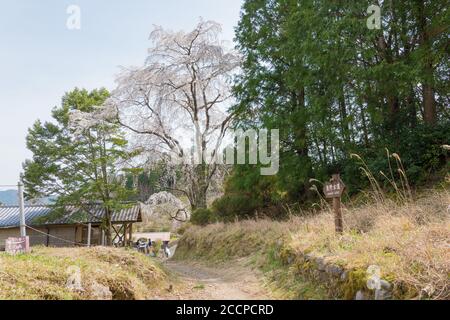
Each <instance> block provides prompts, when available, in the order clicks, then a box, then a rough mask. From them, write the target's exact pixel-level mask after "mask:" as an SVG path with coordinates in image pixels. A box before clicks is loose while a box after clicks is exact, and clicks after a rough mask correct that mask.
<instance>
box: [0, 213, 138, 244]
mask: <svg viewBox="0 0 450 320" xmlns="http://www.w3.org/2000/svg"><path fill="white" fill-rule="evenodd" d="M104 217H105V210H104V208H103V207H102V206H100V205H88V206H85V207H84V208H83V210H80V209H75V208H74V207H66V208H64V211H63V212H62V213H58V214H57V213H56V212H55V211H54V209H53V208H52V207H51V206H41V205H33V206H25V224H26V226H27V236H29V237H30V245H31V246H33V245H44V246H53V247H65V246H86V245H88V243H89V242H90V245H102V244H104V243H105V236H104V232H103V231H102V229H101V225H102V222H103V221H104ZM137 222H142V216H141V208H140V205H133V206H131V205H130V207H128V208H125V209H122V210H120V211H115V212H113V214H112V224H113V230H112V237H113V243H114V244H116V245H119V246H124V245H126V244H128V243H129V242H130V240H131V239H132V238H133V235H132V232H133V231H132V230H133V223H137ZM89 234H90V236H89ZM18 236H20V211H19V207H17V206H0V250H4V249H5V240H6V239H7V238H9V237H18Z"/></svg>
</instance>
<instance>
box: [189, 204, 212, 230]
mask: <svg viewBox="0 0 450 320" xmlns="http://www.w3.org/2000/svg"><path fill="white" fill-rule="evenodd" d="M216 220H217V219H216V216H215V214H214V213H213V212H212V211H211V210H209V209H204V208H200V209H197V210H195V211H194V212H192V215H191V223H193V224H195V225H200V226H204V225H207V224H209V223H213V222H215V221H216Z"/></svg>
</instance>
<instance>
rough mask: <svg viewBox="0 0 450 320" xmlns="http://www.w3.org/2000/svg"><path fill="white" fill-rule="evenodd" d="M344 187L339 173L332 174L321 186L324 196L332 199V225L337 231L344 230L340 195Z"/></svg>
mask: <svg viewBox="0 0 450 320" xmlns="http://www.w3.org/2000/svg"><path fill="white" fill-rule="evenodd" d="M344 189H345V185H344V182H342V180H341V178H340V176H339V174H333V176H332V178H331V179H330V181H329V182H326V183H325V185H324V187H323V193H324V194H325V198H327V199H333V211H334V225H335V229H336V232H337V233H342V232H343V231H344V226H343V223H342V211H341V196H342V193H343V192H344Z"/></svg>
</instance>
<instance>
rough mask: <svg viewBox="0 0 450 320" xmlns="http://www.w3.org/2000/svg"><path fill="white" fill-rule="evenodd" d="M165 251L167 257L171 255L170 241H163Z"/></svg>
mask: <svg viewBox="0 0 450 320" xmlns="http://www.w3.org/2000/svg"><path fill="white" fill-rule="evenodd" d="M163 251H164V256H165V257H166V258H169V257H170V249H169V241H163Z"/></svg>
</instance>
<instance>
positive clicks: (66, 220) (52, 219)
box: [0, 205, 142, 228]
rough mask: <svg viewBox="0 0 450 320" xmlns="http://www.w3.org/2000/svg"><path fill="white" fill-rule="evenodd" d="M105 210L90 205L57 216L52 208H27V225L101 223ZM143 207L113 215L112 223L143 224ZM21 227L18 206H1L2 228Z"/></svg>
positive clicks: (65, 211)
mask: <svg viewBox="0 0 450 320" xmlns="http://www.w3.org/2000/svg"><path fill="white" fill-rule="evenodd" d="M87 211H89V213H87ZM104 216H105V209H104V208H103V207H102V206H101V205H88V206H85V207H84V208H83V209H82V210H80V209H78V208H75V207H69V206H68V207H65V208H64V212H63V214H62V215H61V214H57V212H55V211H54V208H52V207H50V206H42V205H33V206H25V223H26V224H27V225H29V226H33V225H34V226H38V225H56V224H79V223H94V224H95V223H101V222H102V219H103V217H104ZM141 221H142V218H141V207H140V205H133V206H130V207H129V208H124V209H122V210H120V211H115V212H113V214H112V222H113V223H119V222H141ZM18 226H20V218H19V207H18V206H0V228H13V227H18Z"/></svg>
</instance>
